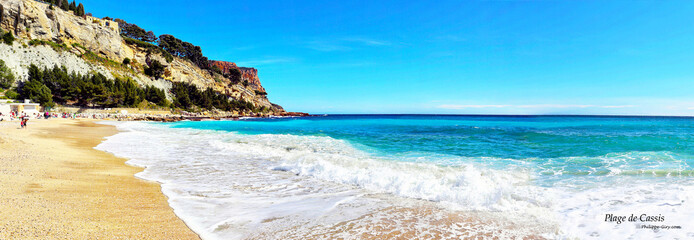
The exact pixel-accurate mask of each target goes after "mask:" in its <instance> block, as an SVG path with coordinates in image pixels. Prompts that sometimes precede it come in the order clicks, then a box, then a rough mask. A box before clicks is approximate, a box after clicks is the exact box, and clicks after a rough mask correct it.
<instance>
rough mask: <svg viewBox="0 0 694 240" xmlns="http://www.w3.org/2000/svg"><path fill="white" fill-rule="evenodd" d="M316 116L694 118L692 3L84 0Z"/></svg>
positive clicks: (287, 105) (97, 10)
mask: <svg viewBox="0 0 694 240" xmlns="http://www.w3.org/2000/svg"><path fill="white" fill-rule="evenodd" d="M83 3H84V5H85V9H86V11H87V12H92V13H93V14H94V15H95V16H97V17H103V16H110V17H114V18H123V19H125V20H127V21H128V22H132V23H136V24H138V25H139V26H141V27H143V28H145V29H147V30H152V31H154V32H155V34H157V35H161V34H172V35H174V36H176V37H178V38H180V39H182V40H184V41H188V42H191V43H193V44H196V45H199V46H201V47H202V49H203V53H204V54H205V55H206V56H207V57H209V58H210V59H214V60H226V61H232V62H236V63H238V64H239V65H241V66H248V67H255V68H257V69H258V70H259V74H260V78H261V82H262V83H263V86H265V88H266V89H267V91H268V93H269V98H270V100H271V101H273V102H275V103H278V104H280V105H282V106H284V107H285V109H287V110H288V111H303V112H309V113H448V114H635V115H636V114H637V115H694V1H447V0H441V1H387V0H386V1H342V2H338V1H189V0H188V1H179V0H169V1H158V0H152V1H142V0H137V1H135V0H120V1H102V0H84V1H83Z"/></svg>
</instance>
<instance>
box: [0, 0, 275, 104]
mask: <svg viewBox="0 0 694 240" xmlns="http://www.w3.org/2000/svg"><path fill="white" fill-rule="evenodd" d="M0 27H1V28H2V29H3V30H4V31H6V32H12V33H13V34H14V35H15V36H16V37H18V41H17V42H15V43H14V44H13V45H11V46H7V45H3V46H0V58H2V59H3V60H4V61H5V62H6V64H7V66H8V67H9V68H10V69H11V70H12V71H13V72H14V73H15V75H17V76H18V81H23V80H26V79H27V77H28V73H27V70H26V69H27V67H28V66H29V65H30V64H35V65H37V66H40V67H53V66H54V65H59V66H65V67H66V68H67V69H68V70H69V71H74V72H78V73H82V74H86V73H89V72H99V73H102V74H104V75H106V76H107V77H109V78H112V77H115V76H118V77H129V78H132V79H133V80H135V81H136V82H137V83H138V84H140V85H142V86H155V87H158V88H162V89H164V90H166V92H167V94H168V90H169V89H170V88H171V83H172V82H186V83H191V84H193V85H195V86H197V87H198V88H200V89H206V88H212V89H213V90H215V91H217V92H220V93H222V94H225V95H227V96H229V97H230V98H232V99H236V100H244V101H248V102H251V103H252V104H253V105H255V106H257V107H259V108H260V107H265V108H266V109H269V110H270V111H271V113H276V114H278V115H281V113H284V109H282V107H280V106H279V105H276V104H273V103H271V102H270V101H269V100H268V98H267V96H266V94H265V89H264V88H263V86H262V85H261V83H260V79H259V78H258V72H257V70H256V69H254V68H244V67H238V66H236V64H234V63H231V62H222V61H214V62H213V64H215V65H217V64H219V65H218V66H220V68H221V67H226V68H227V69H228V68H230V67H233V68H237V69H239V71H241V73H242V79H243V80H247V83H248V84H247V85H246V86H244V84H243V81H241V82H232V81H231V80H229V79H227V78H225V77H224V76H222V75H220V74H217V73H213V72H210V71H208V70H204V69H200V68H199V67H198V66H196V65H195V64H193V63H192V62H190V61H188V60H185V59H182V58H178V57H174V58H173V60H172V61H170V62H168V61H166V59H165V57H164V56H163V55H162V54H161V53H160V52H157V51H152V50H151V49H147V48H144V47H143V46H138V45H137V44H129V43H128V42H126V41H125V39H124V38H123V37H121V35H120V31H119V28H118V23H117V22H113V21H110V20H105V19H98V18H94V17H90V16H85V17H78V16H75V15H74V14H72V12H68V11H63V10H61V9H59V8H57V7H54V8H53V9H51V8H50V7H49V5H48V4H46V3H42V2H39V1H34V0H0ZM31 40H34V41H38V40H40V41H43V42H44V43H46V42H48V43H50V44H48V45H46V44H39V45H36V44H35V45H33V46H32V44H30V41H31ZM126 58H128V59H131V62H132V63H131V64H130V65H128V66H124V65H121V64H120V63H121V62H122V61H123V60H124V59H126ZM153 60H156V61H159V62H160V63H162V64H163V65H164V66H165V67H166V71H165V74H164V76H163V77H162V78H158V79H154V78H151V77H149V76H147V75H145V74H144V68H145V67H147V63H149V62H151V61H153Z"/></svg>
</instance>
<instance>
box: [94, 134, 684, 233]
mask: <svg viewBox="0 0 694 240" xmlns="http://www.w3.org/2000/svg"><path fill="white" fill-rule="evenodd" d="M114 124H115V125H117V126H118V128H119V129H120V130H122V131H123V132H121V133H119V134H116V135H114V136H111V137H108V138H107V140H106V141H104V142H103V143H102V144H100V145H99V146H97V149H100V150H104V151H108V152H112V153H114V154H116V155H118V156H121V157H125V158H128V159H130V161H128V164H133V165H137V166H142V167H146V169H145V170H144V171H143V172H141V173H138V174H136V176H137V177H140V178H144V179H148V180H154V181H158V182H161V183H162V191H163V192H164V193H165V194H166V195H167V196H168V197H169V203H170V205H171V206H172V208H173V209H174V211H175V212H176V214H177V215H178V216H180V217H181V218H182V219H183V220H184V221H185V222H186V223H187V224H188V225H189V226H190V227H191V229H193V230H194V231H195V232H197V233H198V234H200V235H201V237H202V238H204V239H239V238H247V237H252V236H256V237H259V238H263V237H262V236H267V235H266V234H267V233H278V234H279V233H280V232H282V233H286V234H284V235H283V236H301V234H299V233H305V232H310V231H314V230H315V229H317V228H320V227H321V226H322V227H324V228H325V227H326V226H336V225H338V224H339V223H342V222H345V221H356V220H359V221H361V225H368V222H369V221H371V220H373V218H367V217H365V216H369V214H372V213H374V212H381V211H383V210H384V209H388V207H391V206H404V205H407V204H409V203H408V202H409V201H420V200H428V201H432V202H433V203H432V204H435V205H437V206H438V207H437V208H439V207H441V209H444V210H441V211H449V210H445V209H450V211H458V210H461V209H462V210H474V211H477V212H488V213H502V214H501V215H502V216H505V217H508V218H509V219H533V221H543V222H544V223H542V224H541V225H543V226H550V225H553V224H561V228H560V230H558V231H554V230H552V228H548V229H545V230H543V231H545V232H544V234H543V236H545V237H550V238H572V237H578V238H592V237H597V238H611V237H619V236H631V237H632V238H634V239H647V238H650V237H665V238H670V237H691V236H692V229H694V228H692V227H688V226H689V225H687V224H688V223H687V222H684V221H685V220H686V218H687V216H692V214H694V212H692V209H694V206H692V205H691V204H692V203H691V201H692V200H694V198H693V197H694V196H692V194H694V193H693V191H692V190H694V189H693V188H692V187H691V186H692V185H691V184H689V183H686V182H685V181H679V182H678V181H676V180H677V179H674V178H673V179H674V180H672V181H670V180H668V181H665V180H663V179H664V178H661V179H660V180H658V179H656V180H653V179H652V178H650V179H649V178H640V179H642V181H633V179H634V178H633V177H625V178H616V179H617V180H623V179H625V180H623V181H621V182H619V181H618V182H609V181H604V182H602V183H603V184H602V185H592V184H583V183H581V182H576V181H565V182H558V183H556V184H554V185H553V186H551V187H540V186H537V185H536V184H535V180H534V179H535V178H536V177H537V176H535V175H534V173H532V172H530V171H529V170H524V168H522V167H520V168H519V167H516V168H509V170H500V169H491V168H488V167H485V166H483V165H478V164H472V163H465V161H461V162H462V163H458V164H453V163H455V161H448V162H447V164H446V165H436V164H432V163H425V162H403V161H396V160H394V159H387V158H378V157H374V156H372V155H370V154H368V153H367V152H365V151H361V150H359V149H360V148H361V147H359V146H357V147H355V146H353V145H351V144H350V143H349V142H346V141H343V140H338V139H334V138H330V137H321V136H294V135H274V134H262V135H243V134H237V133H231V132H218V131H209V130H194V129H172V128H168V127H165V126H162V125H158V124H148V123H142V122H127V123H114ZM491 161H494V160H493V159H492V160H491ZM614 171H619V170H614ZM569 179H570V178H569ZM653 183H656V184H653ZM408 199H409V200H408ZM420 202H421V201H420ZM634 211H640V212H643V213H646V214H655V215H657V214H663V215H665V216H666V218H667V221H666V223H667V224H670V225H682V227H684V229H682V230H679V231H674V230H669V231H659V232H654V233H651V232H652V231H651V232H649V231H650V230H642V229H637V228H636V227H635V226H634V225H633V224H631V225H630V224H625V223H622V224H619V225H617V224H614V223H606V222H604V221H602V220H604V219H602V218H604V214H607V213H613V214H622V213H626V212H634ZM640 212H634V213H640ZM355 219H356V220H355ZM513 221H515V220H513ZM525 224H530V223H525ZM356 225H360V223H359V222H358V223H356ZM427 226H428V225H427ZM493 226H494V225H491V226H490V227H493ZM428 227H429V228H435V227H434V226H428ZM439 227H440V226H439ZM687 227H688V228H687ZM439 230H442V229H439ZM326 231H327V230H326ZM442 231H451V232H456V231H459V229H458V230H456V229H454V228H453V227H450V228H449V229H443V230H442ZM470 231H472V230H470ZM288 232H289V233H288ZM327 232H329V231H327ZM518 234H521V235H515V236H524V235H522V234H526V233H524V232H523V233H520V232H519V233H518ZM278 236H279V235H278ZM510 236H514V235H513V234H511V235H510ZM620 238H621V237H620Z"/></svg>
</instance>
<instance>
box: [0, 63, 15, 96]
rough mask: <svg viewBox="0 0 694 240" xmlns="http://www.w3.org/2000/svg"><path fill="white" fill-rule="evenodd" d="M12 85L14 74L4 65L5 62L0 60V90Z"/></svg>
mask: <svg viewBox="0 0 694 240" xmlns="http://www.w3.org/2000/svg"><path fill="white" fill-rule="evenodd" d="M12 84H14V74H13V73H12V71H11V70H10V69H9V68H8V67H7V66H6V65H5V61H3V60H0V88H1V89H8V88H10V87H12Z"/></svg>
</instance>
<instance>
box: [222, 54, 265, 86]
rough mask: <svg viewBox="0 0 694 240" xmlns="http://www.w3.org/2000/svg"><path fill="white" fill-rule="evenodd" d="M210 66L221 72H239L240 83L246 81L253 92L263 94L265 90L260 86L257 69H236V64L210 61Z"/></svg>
mask: <svg viewBox="0 0 694 240" xmlns="http://www.w3.org/2000/svg"><path fill="white" fill-rule="evenodd" d="M210 64H212V66H217V67H218V68H219V69H220V70H222V72H228V71H229V69H232V68H235V69H238V70H239V71H240V72H241V81H248V86H249V87H250V88H252V89H253V90H258V91H261V92H265V88H263V85H261V84H260V78H259V77H258V69H255V68H250V67H238V66H236V63H233V62H225V61H210Z"/></svg>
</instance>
